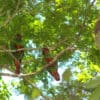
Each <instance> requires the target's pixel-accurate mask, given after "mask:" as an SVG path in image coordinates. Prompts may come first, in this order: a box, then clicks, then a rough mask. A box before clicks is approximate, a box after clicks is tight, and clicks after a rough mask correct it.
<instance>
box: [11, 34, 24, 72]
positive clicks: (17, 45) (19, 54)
mask: <svg viewBox="0 0 100 100" xmlns="http://www.w3.org/2000/svg"><path fill="white" fill-rule="evenodd" d="M22 48H24V44H23V41H22V35H21V34H16V36H15V38H14V39H13V41H12V42H11V49H12V50H18V49H22ZM12 54H13V55H14V57H15V59H14V65H15V67H16V71H15V73H16V74H20V67H21V61H22V58H23V56H24V50H21V51H16V52H13V53H12Z"/></svg>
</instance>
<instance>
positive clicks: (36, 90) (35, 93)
mask: <svg viewBox="0 0 100 100" xmlns="http://www.w3.org/2000/svg"><path fill="white" fill-rule="evenodd" d="M38 96H40V90H39V89H38V88H34V89H33V91H32V97H33V98H37V97H38Z"/></svg>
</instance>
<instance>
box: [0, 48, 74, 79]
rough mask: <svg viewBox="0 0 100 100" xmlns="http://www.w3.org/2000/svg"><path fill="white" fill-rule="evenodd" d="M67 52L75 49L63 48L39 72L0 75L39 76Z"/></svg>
mask: <svg viewBox="0 0 100 100" xmlns="http://www.w3.org/2000/svg"><path fill="white" fill-rule="evenodd" d="M68 50H75V48H73V47H71V46H70V47H67V48H65V49H64V50H62V51H61V52H59V53H58V54H57V55H56V56H55V57H54V59H53V60H52V61H51V62H50V63H49V64H46V65H45V66H43V67H42V68H41V69H40V70H39V71H37V72H33V73H29V74H22V75H17V74H9V73H0V75H2V76H10V77H20V78H22V77H29V76H33V75H36V74H39V73H41V72H42V71H44V70H45V69H46V68H47V67H48V66H50V65H52V64H53V63H54V62H56V61H57V59H58V58H60V57H61V56H62V55H63V54H64V53H65V52H66V51H68Z"/></svg>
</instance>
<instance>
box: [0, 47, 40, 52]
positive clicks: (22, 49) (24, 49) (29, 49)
mask: <svg viewBox="0 0 100 100" xmlns="http://www.w3.org/2000/svg"><path fill="white" fill-rule="evenodd" d="M0 48H1V47H0ZM38 49H39V48H21V49H17V50H10V49H9V50H7V49H5V50H0V52H1V53H5V52H18V51H32V50H38Z"/></svg>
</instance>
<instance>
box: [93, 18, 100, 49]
mask: <svg viewBox="0 0 100 100" xmlns="http://www.w3.org/2000/svg"><path fill="white" fill-rule="evenodd" d="M94 33H95V43H96V46H97V48H98V49H99V50H100V18H99V19H98V20H97V22H96V25H95V28H94Z"/></svg>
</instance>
